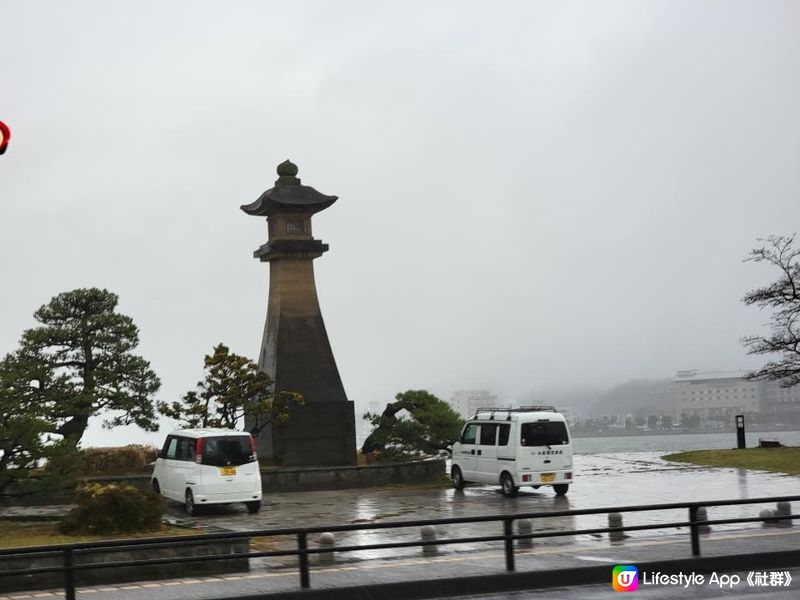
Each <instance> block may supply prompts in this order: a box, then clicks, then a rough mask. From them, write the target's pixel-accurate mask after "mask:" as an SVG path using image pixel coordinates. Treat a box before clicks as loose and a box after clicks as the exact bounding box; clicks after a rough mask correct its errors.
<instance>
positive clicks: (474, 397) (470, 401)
mask: <svg viewBox="0 0 800 600" xmlns="http://www.w3.org/2000/svg"><path fill="white" fill-rule="evenodd" d="M450 406H451V407H452V409H453V410H454V411H456V412H457V413H458V414H459V415H460V416H461V417H462V418H464V419H469V418H470V417H472V416H473V415H474V414H475V411H476V410H478V409H479V408H496V407H499V406H500V404H499V403H498V401H497V396H495V395H494V394H491V393H490V392H489V390H458V391H456V392H453V397H452V398H450Z"/></svg>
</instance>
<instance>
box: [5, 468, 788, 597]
mask: <svg viewBox="0 0 800 600" xmlns="http://www.w3.org/2000/svg"><path fill="white" fill-rule="evenodd" d="M574 466H575V469H574V472H575V483H574V485H573V486H571V488H570V490H569V493H568V495H567V496H566V497H557V496H555V494H554V492H553V490H552V488H546V487H543V488H540V489H538V490H532V489H530V488H523V489H522V490H521V491H520V494H519V496H518V497H516V498H513V499H509V498H504V497H503V496H502V495H501V494H500V491H499V487H492V486H470V487H467V489H465V490H464V491H456V490H453V489H452V488H448V487H427V488H426V487H417V488H415V487H408V486H406V487H403V486H398V487H384V488H372V489H355V490H337V491H323V492H299V493H280V494H277V493H276V494H267V495H266V497H265V501H264V506H263V508H262V510H261V512H260V513H259V514H258V515H250V514H247V512H246V510H245V509H244V506H243V505H242V506H239V505H233V506H225V507H207V508H206V512H205V514H203V515H201V516H198V517H187V516H186V514H185V512H184V511H183V507H182V506H181V505H179V504H175V503H170V504H169V507H168V513H169V515H170V516H171V518H172V519H174V520H176V521H179V522H181V523H183V524H186V525H188V526H195V527H203V528H206V529H212V530H213V529H216V528H220V529H223V530H232V531H241V532H246V531H253V530H259V529H277V528H294V527H312V528H315V527H319V528H324V527H326V526H331V525H339V524H368V523H378V522H388V521H394V522H397V521H404V520H411V519H437V518H450V517H470V516H483V515H499V514H519V513H528V512H548V511H562V510H569V509H586V508H604V507H609V508H610V507H614V506H622V505H640V504H641V505H647V504H666V503H672V502H681V501H687V502H688V501H713V500H728V499H736V498H760V497H767V496H781V495H796V494H800V477H797V476H787V475H781V474H776V473H767V472H761V471H746V470H740V469H717V468H707V467H696V466H691V465H685V464H681V463H670V462H666V461H664V460H662V459H661V458H660V453H655V452H642V453H620V454H595V455H588V454H587V455H576V456H575V457H574ZM795 504H798V503H795ZM54 508H55V507H54ZM763 508H765V507H764V506H763V505H743V506H730V507H716V508H709V511H708V512H709V518H711V519H714V518H736V517H752V516H757V515H758V512H759V511H760V510H762V509H763ZM771 508H774V507H771ZM20 510H22V509H20ZM60 510H63V508H61V509H60ZM14 512H15V511H14V509H13V508H2V509H0V514H14ZM22 512H24V511H22ZM793 512H796V509H795V510H794V511H793ZM17 514H21V513H20V512H17ZM686 518H687V514H686V511H685V510H680V511H651V512H645V513H626V514H625V524H626V525H636V524H648V523H654V524H657V523H665V522H669V521H683V520H686ZM605 526H607V521H606V515H605V514H600V515H582V516H577V517H576V516H572V517H552V518H542V519H537V520H536V521H535V522H534V523H533V530H534V531H559V530H561V531H563V530H575V529H590V528H595V527H597V528H600V527H605ZM500 527H501V526H500V524H499V523H496V522H495V523H479V524H451V525H443V526H438V527H437V528H436V533H437V538H439V539H444V538H454V537H471V536H480V535H499V534H501V533H502V531H501V530H500ZM797 529H798V527H793V528H783V529H776V528H765V527H763V526H762V525H761V524H759V523H752V524H731V525H715V526H714V527H713V531H712V533H711V534H708V535H704V536H702V548H703V555H704V556H713V555H723V556H727V555H730V554H736V553H741V552H749V553H761V552H769V551H773V550H779V549H786V548H790V549H796V548H797V547H798V546H800V542H799V541H798V540H800V534H799V533H798V532H797ZM687 533H688V531H687V529H686V528H683V529H680V530H676V529H674V528H672V529H656V530H647V531H636V532H630V533H629V537H627V538H626V539H625V540H623V541H621V542H613V543H612V542H611V541H610V540H609V538H608V536H607V535H591V534H582V535H578V536H565V537H552V538H541V539H536V540H535V541H534V545H533V548H528V549H524V548H518V549H517V569H518V570H520V571H523V570H534V571H542V570H548V569H562V570H563V569H571V568H579V567H582V566H591V565H598V564H603V565H605V564H608V565H609V569H610V568H611V565H614V564H625V563H628V564H630V563H636V562H643V563H646V562H647V561H652V560H666V559H674V558H685V557H688V556H691V549H690V545H689V536H688V535H687ZM419 536H420V532H419V528H418V527H410V528H404V529H385V530H382V529H372V530H363V531H357V532H349V533H339V534H337V539H336V544H337V545H338V546H342V545H360V544H369V543H380V542H397V541H410V540H418V539H419ZM309 542H310V546H311V547H316V546H317V543H316V542H317V540H315V539H310V540H309ZM295 543H296V541H295V539H294V538H293V537H279V538H270V539H269V540H268V541H267V544H266V546H265V545H261V546H260V549H262V550H265V549H293V548H295ZM250 566H251V568H250V571H249V573H239V574H230V575H221V576H215V577H198V578H183V579H178V580H167V581H160V582H140V583H139V584H119V585H117V586H96V587H94V588H85V589H82V590H79V592H78V597H79V598H80V597H81V596H83V595H85V594H91V597H92V599H93V600H150V599H152V600H156V599H158V600H185V599H190V598H192V599H195V598H220V597H236V596H240V595H246V594H248V593H255V592H265V591H270V590H271V591H280V590H283V591H293V590H296V589H297V586H298V581H297V577H298V575H297V559H296V558H295V557H270V558H260V559H251V562H250ZM311 571H312V572H311V579H312V586H313V587H315V588H316V587H328V588H336V589H338V588H341V587H342V586H348V585H351V586H352V585H356V586H357V585H364V584H365V583H384V582H385V583H390V582H398V581H409V580H424V581H435V580H436V579H440V578H449V577H461V576H469V575H476V574H496V573H503V572H504V571H505V566H504V554H503V544H502V542H493V543H475V544H459V545H447V546H441V547H440V548H439V552H438V554H437V555H436V556H435V557H423V556H422V555H421V550H420V548H419V547H413V548H401V549H391V550H363V551H356V552H350V553H337V554H336V558H335V563H334V564H333V565H323V564H320V563H319V560H318V558H317V557H312V560H311ZM794 572H796V571H794ZM794 586H795V584H793V588H792V590H791V592H796V587H794ZM595 587H597V586H595ZM587 589H588V588H587ZM601 589H603V588H601V587H597V591H600V590H601ZM553 591H554V592H556V594H555V595H552V594H548V597H562V593H563V594H566V595H563V597H565V598H579V597H585V596H583V595H582V592H580V591H576V592H575V593H574V594H573V595H571V596H570V595H569V594H568V593H567V592H566V591H565V590H553ZM606 591H607V590H606ZM648 591H649V590H648ZM662 592H663V594H666V595H647V594H646V595H647V597H654V598H655V597H658V598H662V597H663V598H677V596H673V595H669V590H661V591H659V592H658V594H662ZM569 593H572V592H569ZM524 594H526V593H523V595H514V596H511V595H509V596H508V597H528V596H526V595H524ZM614 594H616V592H614ZM606 595H608V596H609V597H611V596H612V594H610V593H607V594H606ZM31 597H50V598H61V597H63V592H62V591H61V590H52V591H42V593H37V594H31V593H30V592H28V593H27V594H26V593H21V594H10V595H3V594H2V593H0V600H16V599H19V598H31ZM87 597H88V596H87ZM487 597H488V596H487ZM499 597H505V596H503V595H501V596H499ZM614 597H616V596H614ZM681 597H683V596H681ZM702 597H709V598H711V597H713V598H716V597H717V596H702ZM769 597H770V598H772V597H775V598H776V599H777V598H781V600H783V598H788V597H796V596H794V595H789V596H785V595H783V596H781V595H775V596H769Z"/></svg>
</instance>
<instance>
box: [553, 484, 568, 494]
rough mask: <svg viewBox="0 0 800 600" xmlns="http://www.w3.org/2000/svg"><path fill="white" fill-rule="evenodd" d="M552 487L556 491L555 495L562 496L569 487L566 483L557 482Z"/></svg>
mask: <svg viewBox="0 0 800 600" xmlns="http://www.w3.org/2000/svg"><path fill="white" fill-rule="evenodd" d="M553 489H554V490H555V491H556V496H564V495H566V493H567V490H568V489H569V484H568V483H557V484H555V485H554V486H553Z"/></svg>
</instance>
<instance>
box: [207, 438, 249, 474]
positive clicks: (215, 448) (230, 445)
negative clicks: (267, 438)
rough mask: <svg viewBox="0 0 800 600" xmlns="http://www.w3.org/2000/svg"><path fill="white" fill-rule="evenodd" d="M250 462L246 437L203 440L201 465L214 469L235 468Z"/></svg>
mask: <svg viewBox="0 0 800 600" xmlns="http://www.w3.org/2000/svg"><path fill="white" fill-rule="evenodd" d="M250 460H251V450H250V438H249V436H246V435H226V436H220V437H209V438H205V440H203V464H204V465H213V466H215V467H224V466H228V465H232V466H236V465H243V464H245V463H249V462H250Z"/></svg>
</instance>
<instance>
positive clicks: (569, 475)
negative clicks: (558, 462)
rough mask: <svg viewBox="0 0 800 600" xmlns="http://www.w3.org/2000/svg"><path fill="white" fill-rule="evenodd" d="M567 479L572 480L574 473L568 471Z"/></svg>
mask: <svg viewBox="0 0 800 600" xmlns="http://www.w3.org/2000/svg"><path fill="white" fill-rule="evenodd" d="M564 478H565V479H572V473H571V472H570V471H567V473H566V475H565V476H564Z"/></svg>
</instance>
